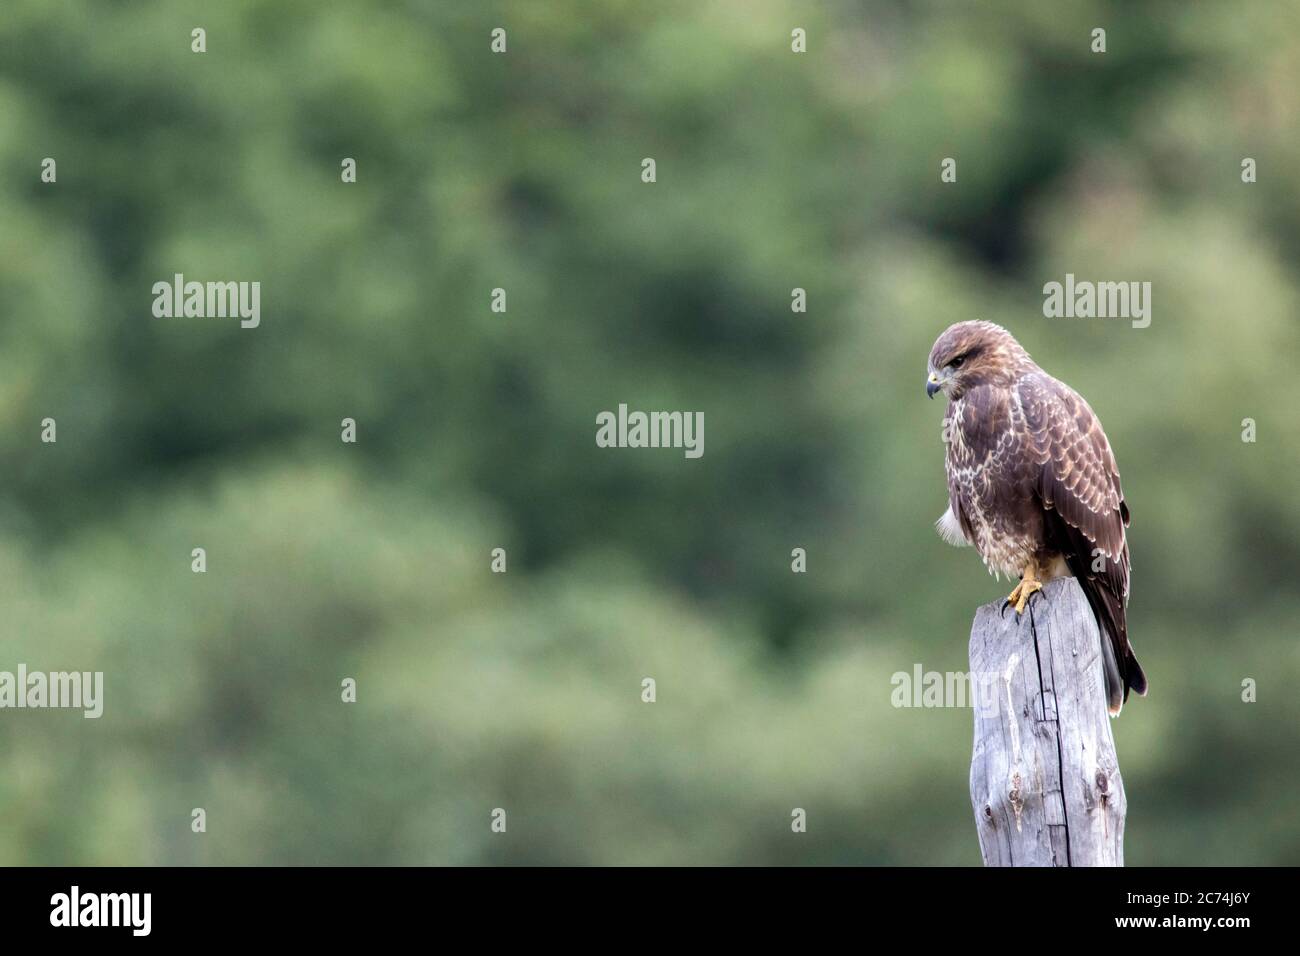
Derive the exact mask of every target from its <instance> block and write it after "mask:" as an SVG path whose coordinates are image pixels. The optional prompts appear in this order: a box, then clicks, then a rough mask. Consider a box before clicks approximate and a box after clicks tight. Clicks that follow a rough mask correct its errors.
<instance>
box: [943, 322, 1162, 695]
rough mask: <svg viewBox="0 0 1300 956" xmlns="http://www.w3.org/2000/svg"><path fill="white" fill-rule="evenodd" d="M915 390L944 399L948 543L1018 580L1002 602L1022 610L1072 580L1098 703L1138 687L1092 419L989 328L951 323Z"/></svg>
mask: <svg viewBox="0 0 1300 956" xmlns="http://www.w3.org/2000/svg"><path fill="white" fill-rule="evenodd" d="M928 371H929V378H928V379H927V381H926V386H925V391H926V394H927V395H929V396H930V397H931V398H934V394H935V392H940V391H941V392H943V393H944V394H945V395H947V397H948V399H949V403H948V417H947V420H946V428H945V436H946V443H947V446H948V450H947V454H946V457H945V460H944V466H945V469H946V470H947V473H948V510H947V511H945V512H944V513H943V516H942V517H941V518H940V519H939V520H938V521H937V522H936V527H937V528H938V530H939V533H940V535H942V536H943V538H944V539H945V540H946V541H948V542H949V543H950V544H954V545H958V546H962V545H967V544H970V545H974V546H975V550H976V551H978V552H979V555H980V557H981V558H983V559H984V565H985V567H987V568H988V569H989V571H990V572H991V573H993V574H995V575H998V576H1001V575H1003V574H1006V575H1008V576H1013V575H1014V576H1018V577H1019V578H1020V583H1019V584H1017V585H1016V587H1015V590H1013V591H1012V592H1011V594H1010V595H1009V596H1008V597H1007V600H1006V603H1005V604H1003V611H1004V612H1005V610H1006V608H1007V607H1008V606H1013V607H1014V608H1015V610H1016V613H1017V614H1021V613H1023V612H1024V610H1025V607H1026V605H1027V604H1028V603H1029V601H1030V599H1031V598H1032V597H1033V595H1034V593H1035V592H1037V591H1040V590H1042V587H1043V582H1044V581H1048V580H1051V579H1052V578H1057V577H1066V576H1069V575H1073V576H1074V577H1076V578H1077V579H1078V581H1079V584H1080V585H1081V586H1082V587H1083V593H1084V594H1085V595H1086V596H1087V598H1088V604H1089V605H1090V606H1091V607H1092V610H1093V613H1094V614H1095V615H1096V617H1097V624H1098V626H1099V628H1100V629H1101V631H1102V640H1101V647H1102V660H1103V665H1104V666H1103V671H1104V674H1105V679H1106V698H1107V707H1108V709H1109V711H1110V713H1111V714H1118V713H1119V711H1120V708H1121V707H1122V706H1123V704H1124V702H1125V701H1126V700H1128V692H1129V691H1130V690H1134V691H1137V693H1139V694H1145V693H1146V692H1147V679H1146V675H1145V674H1143V673H1142V668H1141V666H1139V664H1138V662H1137V658H1136V657H1134V655H1133V647H1132V645H1130V644H1129V640H1128V625H1127V622H1126V621H1125V607H1126V606H1127V604H1128V586H1129V558H1128V541H1127V539H1126V537H1125V534H1124V529H1125V528H1126V527H1128V506H1127V505H1126V504H1125V503H1124V493H1123V492H1122V491H1121V490H1120V486H1119V469H1118V468H1117V467H1116V466H1115V456H1114V455H1113V454H1112V453H1111V450H1110V442H1109V441H1107V440H1106V433H1105V432H1103V431H1102V430H1101V422H1099V421H1097V416H1096V415H1094V414H1093V411H1092V409H1091V408H1089V407H1088V403H1087V402H1085V401H1084V400H1083V398H1082V397H1080V395H1079V394H1078V393H1077V392H1076V391H1074V389H1072V388H1070V386H1068V385H1066V384H1065V383H1064V382H1060V381H1057V380H1056V379H1054V378H1052V376H1050V375H1048V374H1047V373H1046V372H1044V371H1043V370H1042V369H1041V368H1039V367H1038V366H1037V365H1036V364H1035V363H1034V360H1033V359H1031V358H1030V357H1029V353H1028V352H1026V351H1025V350H1024V349H1023V348H1021V346H1020V343H1019V342H1017V341H1016V340H1015V338H1013V337H1012V335H1011V333H1010V332H1008V331H1007V330H1006V329H1004V328H1002V327H1001V326H998V325H994V324H993V323H992V322H959V323H957V324H956V325H954V326H951V327H950V328H948V329H947V330H946V331H945V332H944V333H943V334H942V335H940V336H939V339H938V341H936V342H935V343H934V348H932V349H931V350H930V362H929V370H928Z"/></svg>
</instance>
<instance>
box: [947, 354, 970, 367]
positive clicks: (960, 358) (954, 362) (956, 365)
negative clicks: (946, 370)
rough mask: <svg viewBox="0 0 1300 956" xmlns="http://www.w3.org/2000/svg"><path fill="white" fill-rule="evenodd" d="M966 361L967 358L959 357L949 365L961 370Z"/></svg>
mask: <svg viewBox="0 0 1300 956" xmlns="http://www.w3.org/2000/svg"><path fill="white" fill-rule="evenodd" d="M964 361H966V356H964V355H958V356H957V357H956V358H955V359H953V360H952V361H951V362H949V363H948V364H950V365H951V366H952V367H953V368H961V363H962V362H964Z"/></svg>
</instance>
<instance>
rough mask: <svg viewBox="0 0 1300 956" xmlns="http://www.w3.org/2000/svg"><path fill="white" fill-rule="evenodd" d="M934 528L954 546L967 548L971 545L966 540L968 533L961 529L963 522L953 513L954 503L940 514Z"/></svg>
mask: <svg viewBox="0 0 1300 956" xmlns="http://www.w3.org/2000/svg"><path fill="white" fill-rule="evenodd" d="M934 529H935V530H936V531H938V532H939V537H941V538H943V540H945V541H947V542H948V543H949V544H950V545H952V546H953V547H954V548H965V547H968V546H969V545H970V542H969V541H968V540H966V533H965V532H964V531H962V530H961V522H960V521H958V520H957V516H956V515H955V514H953V513H952V505H949V506H948V510H947V511H945V512H944V513H943V514H941V515H940V516H939V520H938V521H936V522H935V523H934Z"/></svg>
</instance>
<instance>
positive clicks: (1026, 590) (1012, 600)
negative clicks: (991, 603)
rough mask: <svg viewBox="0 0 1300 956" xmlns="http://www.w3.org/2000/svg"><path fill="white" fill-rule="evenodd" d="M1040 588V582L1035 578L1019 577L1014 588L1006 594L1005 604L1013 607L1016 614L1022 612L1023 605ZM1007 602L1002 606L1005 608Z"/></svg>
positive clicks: (1041, 586) (1041, 587)
mask: <svg viewBox="0 0 1300 956" xmlns="http://www.w3.org/2000/svg"><path fill="white" fill-rule="evenodd" d="M1042 589H1043V585H1042V582H1041V581H1039V580H1038V579H1037V578H1030V577H1025V578H1021V579H1020V583H1019V584H1017V585H1016V587H1015V590H1014V591H1012V592H1011V593H1010V594H1008V595H1007V604H1009V605H1011V606H1012V607H1014V608H1015V609H1016V613H1017V614H1024V613H1025V605H1027V604H1028V603H1029V599H1030V598H1031V597H1032V596H1033V595H1034V593H1035V592H1036V591H1041V590H1042ZM1007 604H1004V605H1003V607H1004V608H1005V607H1006V606H1007Z"/></svg>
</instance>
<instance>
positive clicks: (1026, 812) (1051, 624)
mask: <svg viewBox="0 0 1300 956" xmlns="http://www.w3.org/2000/svg"><path fill="white" fill-rule="evenodd" d="M1001 606H1002V603H1001V602H1000V601H999V602H997V603H995V604H986V605H984V606H983V607H981V608H980V609H979V610H978V611H977V612H976V613H975V623H974V624H973V625H972V626H971V633H970V666H971V680H972V684H973V686H974V687H975V689H976V696H975V708H974V710H975V752H974V755H973V757H972V759H971V767H970V795H971V805H972V806H973V808H974V810H975V825H976V829H977V830H978V831H979V841H980V852H981V853H982V854H983V856H984V865H985V866H1123V865H1124V813H1125V810H1126V803H1125V800H1124V784H1123V782H1122V781H1121V780H1120V776H1119V763H1118V761H1117V760H1116V757H1115V740H1114V738H1113V737H1112V736H1111V731H1110V717H1109V716H1108V715H1107V713H1106V693H1105V688H1104V683H1103V680H1104V679H1103V677H1102V664H1101V653H1102V651H1101V643H1100V639H1099V635H1098V631H1097V623H1096V620H1095V618H1094V617H1093V614H1092V610H1091V609H1090V608H1089V607H1088V601H1087V598H1085V597H1084V595H1083V590H1082V589H1081V588H1080V587H1079V584H1078V582H1077V581H1075V579H1074V578H1060V579H1058V580H1055V581H1051V582H1049V583H1048V584H1047V585H1046V587H1044V589H1043V591H1042V593H1040V594H1039V595H1037V596H1036V597H1034V599H1033V604H1032V608H1031V609H1026V611H1025V613H1024V615H1023V616H1021V617H1019V618H1017V616H1016V613H1015V611H1014V609H1008V610H1007V612H1006V614H1005V615H1004V614H1002V613H1001Z"/></svg>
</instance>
